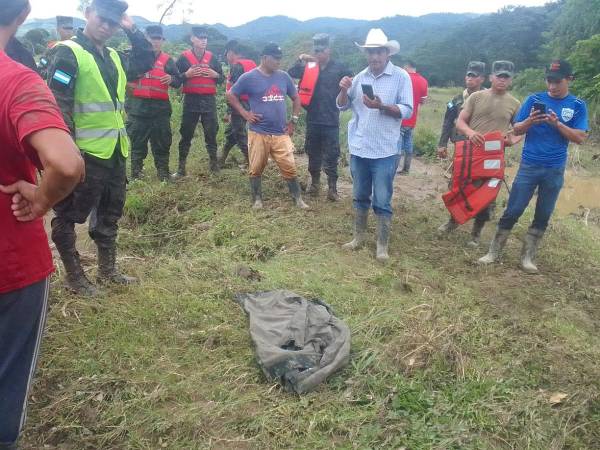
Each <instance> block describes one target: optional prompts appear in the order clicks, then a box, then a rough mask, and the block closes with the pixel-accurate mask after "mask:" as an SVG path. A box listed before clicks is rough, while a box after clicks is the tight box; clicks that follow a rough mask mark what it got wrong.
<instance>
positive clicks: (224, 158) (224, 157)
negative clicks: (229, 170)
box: [219, 145, 233, 168]
mask: <svg viewBox="0 0 600 450" xmlns="http://www.w3.org/2000/svg"><path fill="white" fill-rule="evenodd" d="M232 148H233V147H230V146H228V145H226V146H225V147H223V152H222V153H221V157H220V158H219V167H220V168H223V167H225V163H226V162H227V157H228V156H229V152H230V151H231V149H232Z"/></svg>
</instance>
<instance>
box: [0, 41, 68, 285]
mask: <svg viewBox="0 0 600 450" xmlns="http://www.w3.org/2000/svg"><path fill="white" fill-rule="evenodd" d="M0 86H1V88H0V184H2V185H5V186H6V185H9V184H12V183H14V182H16V181H18V180H25V181H28V182H30V183H36V181H37V178H36V167H37V168H38V169H42V167H41V163H40V161H39V159H38V157H37V154H36V152H35V150H34V149H33V148H32V147H31V146H30V145H29V144H28V143H27V139H26V138H27V137H28V136H30V135H31V134H32V133H35V132H36V131H40V130H44V129H47V128H59V129H61V130H65V131H66V132H67V133H68V132H69V129H68V128H67V126H66V125H65V122H64V120H63V118H62V114H61V112H60V109H59V108H58V106H57V105H56V101H55V100H54V97H53V95H52V93H51V92H50V90H49V89H48V87H47V86H46V84H45V83H44V81H43V80H42V79H41V78H40V77H39V75H38V74H36V73H35V72H33V71H32V70H30V69H28V68H26V67H25V66H22V65H21V64H18V63H16V62H14V61H13V60H12V59H10V58H9V57H8V56H6V54H5V53H4V52H3V51H1V50H0ZM11 197H12V196H10V195H7V194H3V193H1V192H0V294H3V293H6V292H11V291H15V290H17V289H22V288H24V287H26V286H29V285H31V284H34V283H37V282H39V281H41V280H43V279H44V278H46V277H47V276H48V275H50V274H51V273H52V271H53V270H54V266H53V264H52V254H51V253H50V247H49V246H48V237H47V236H46V232H45V230H44V223H43V220H42V219H37V220H34V221H32V222H18V221H17V220H16V218H15V217H14V216H13V213H12V210H11V205H12V199H11Z"/></svg>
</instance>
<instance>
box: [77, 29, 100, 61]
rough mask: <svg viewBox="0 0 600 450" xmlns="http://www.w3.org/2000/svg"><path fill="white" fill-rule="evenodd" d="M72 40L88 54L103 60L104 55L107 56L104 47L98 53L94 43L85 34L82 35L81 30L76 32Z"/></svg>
mask: <svg viewBox="0 0 600 450" xmlns="http://www.w3.org/2000/svg"><path fill="white" fill-rule="evenodd" d="M74 40H75V42H77V43H78V44H79V45H81V46H82V47H83V48H84V49H86V50H87V51H88V52H90V53H92V54H94V55H97V56H100V57H101V58H102V59H105V57H106V55H107V54H108V51H107V48H106V46H103V47H102V53H100V52H99V51H98V47H96V46H95V45H94V43H93V42H92V41H91V40H90V39H89V38H88V37H87V36H86V35H85V34H83V30H81V29H79V30H77V35H76V36H75V39H74Z"/></svg>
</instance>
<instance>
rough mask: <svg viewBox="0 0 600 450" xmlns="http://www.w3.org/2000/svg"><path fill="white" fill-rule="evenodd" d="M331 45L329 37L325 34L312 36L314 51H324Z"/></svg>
mask: <svg viewBox="0 0 600 450" xmlns="http://www.w3.org/2000/svg"><path fill="white" fill-rule="evenodd" d="M330 45H331V36H329V35H328V34H327V33H318V34H315V35H314V36H313V48H314V49H315V51H320V50H325V49H327V48H329V46H330Z"/></svg>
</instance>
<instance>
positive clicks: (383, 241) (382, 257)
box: [377, 216, 392, 262]
mask: <svg viewBox="0 0 600 450" xmlns="http://www.w3.org/2000/svg"><path fill="white" fill-rule="evenodd" d="M391 229H392V218H391V217H387V216H377V261H381V262H385V261H387V260H388V259H390V255H389V254H388V247H389V242H390V231H391Z"/></svg>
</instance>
